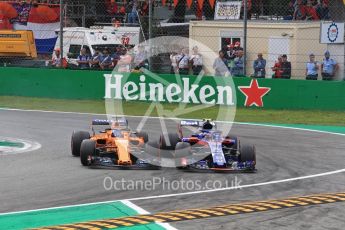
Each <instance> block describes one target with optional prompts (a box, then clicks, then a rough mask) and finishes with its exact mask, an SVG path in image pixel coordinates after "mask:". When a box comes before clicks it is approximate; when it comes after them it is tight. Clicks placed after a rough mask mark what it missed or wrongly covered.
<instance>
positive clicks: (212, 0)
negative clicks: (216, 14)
mask: <svg viewBox="0 0 345 230" xmlns="http://www.w3.org/2000/svg"><path fill="white" fill-rule="evenodd" d="M208 1H209V3H210V5H211V7H212V9H213V8H214V3H215V1H216V0H208Z"/></svg>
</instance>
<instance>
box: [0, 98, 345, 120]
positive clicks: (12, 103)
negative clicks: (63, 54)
mask: <svg viewBox="0 0 345 230" xmlns="http://www.w3.org/2000/svg"><path fill="white" fill-rule="evenodd" d="M149 105H150V104H149V103H145V102H124V103H123V107H124V113H125V114H126V115H136V116H142V115H144V113H145V111H146V109H147V108H148V106H149ZM0 108H16V109H34V110H51V111H67V112H84V113H100V114H104V113H106V110H105V103H104V101H103V100H63V99H49V98H31V97H17V96H0ZM174 108H176V106H175V105H174V104H165V105H164V109H168V110H169V109H170V110H172V109H174ZM217 113H218V107H217V106H212V107H207V108H206V107H205V109H202V110H198V111H194V112H190V113H187V114H183V115H181V117H186V118H206V117H207V118H216V117H217ZM344 114H345V113H344V112H338V111H316V110H266V109H261V108H238V109H237V111H236V116H235V121H237V122H257V123H277V124H279V123H281V124H310V125H334V126H345V116H344ZM157 115H158V113H157V111H156V110H153V111H152V113H151V114H150V116H157Z"/></svg>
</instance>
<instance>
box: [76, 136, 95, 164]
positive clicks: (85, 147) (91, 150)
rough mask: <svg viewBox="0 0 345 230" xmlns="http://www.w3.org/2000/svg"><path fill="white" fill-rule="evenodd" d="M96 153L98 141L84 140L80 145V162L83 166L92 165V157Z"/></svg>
mask: <svg viewBox="0 0 345 230" xmlns="http://www.w3.org/2000/svg"><path fill="white" fill-rule="evenodd" d="M95 153H96V142H95V141H93V140H83V142H82V143H81V146H80V162H81V164H82V165H83V166H89V165H91V157H92V156H94V155H95Z"/></svg>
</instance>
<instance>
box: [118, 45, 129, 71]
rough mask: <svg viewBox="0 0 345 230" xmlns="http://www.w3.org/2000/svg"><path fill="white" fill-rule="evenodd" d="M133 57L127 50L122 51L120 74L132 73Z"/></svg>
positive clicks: (119, 64) (119, 62)
mask: <svg viewBox="0 0 345 230" xmlns="http://www.w3.org/2000/svg"><path fill="white" fill-rule="evenodd" d="M131 63H132V56H131V55H129V54H128V53H127V49H126V48H123V49H122V54H121V56H120V60H119V61H118V63H117V66H118V71H119V72H127V73H128V72H130V71H131Z"/></svg>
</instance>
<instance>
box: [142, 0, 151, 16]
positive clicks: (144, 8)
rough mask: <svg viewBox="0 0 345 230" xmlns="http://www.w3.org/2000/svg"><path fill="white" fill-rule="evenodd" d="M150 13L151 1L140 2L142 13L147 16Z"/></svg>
mask: <svg viewBox="0 0 345 230" xmlns="http://www.w3.org/2000/svg"><path fill="white" fill-rule="evenodd" d="M148 14H149V3H148V1H147V0H145V1H144V2H142V3H141V4H140V15H141V16H142V17H145V16H147V15H148Z"/></svg>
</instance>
